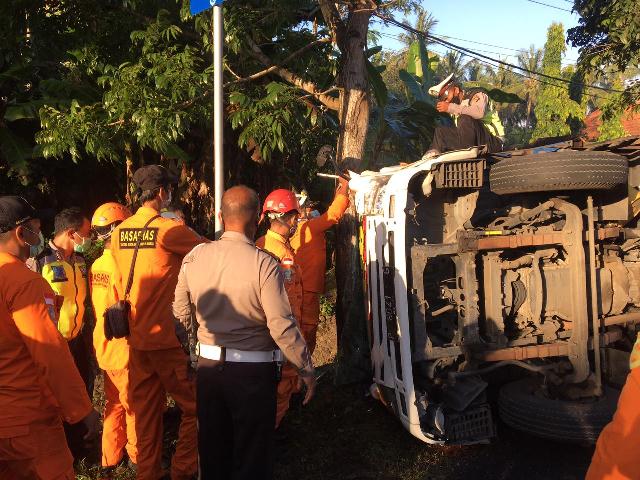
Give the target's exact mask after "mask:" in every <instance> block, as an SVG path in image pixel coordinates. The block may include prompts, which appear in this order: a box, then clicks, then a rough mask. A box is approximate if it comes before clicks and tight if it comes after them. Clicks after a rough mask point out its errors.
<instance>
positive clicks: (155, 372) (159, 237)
mask: <svg viewBox="0 0 640 480" xmlns="http://www.w3.org/2000/svg"><path fill="white" fill-rule="evenodd" d="M158 214H159V212H157V211H156V210H154V209H153V208H149V207H141V208H139V209H138V211H137V212H136V213H135V214H134V215H133V216H131V217H129V218H127V219H126V220H124V221H123V222H122V223H121V224H120V225H118V226H117V227H116V228H115V230H114V232H113V234H112V235H111V249H112V252H113V258H114V260H115V262H116V264H117V268H118V275H117V278H116V287H117V291H118V294H119V296H120V298H122V297H123V295H124V290H125V287H126V284H127V280H128V277H129V268H130V266H131V261H132V258H133V252H134V247H135V245H136V240H137V239H138V236H140V235H141V236H142V241H141V242H140V249H139V251H138V257H137V260H136V264H135V267H134V277H133V285H132V288H131V292H130V294H129V299H130V301H131V325H130V330H131V335H130V337H129V345H130V350H129V396H128V401H129V408H130V410H131V412H132V414H133V416H134V420H135V430H136V435H135V438H136V452H137V453H136V456H137V478H138V479H141V480H157V479H158V478H159V477H160V476H161V461H162V415H163V412H164V409H165V404H166V393H169V394H170V395H171V397H172V398H173V399H174V400H175V402H176V404H177V405H178V407H180V410H181V411H182V421H181V423H180V431H179V432H178V444H177V446H176V451H175V453H174V455H173V458H172V461H171V478H172V480H178V479H181V478H190V477H191V476H192V475H193V474H195V473H196V471H197V469H198V439H197V426H196V397H195V383H194V381H193V379H191V378H190V377H189V373H188V368H187V366H188V361H189V357H188V356H187V355H186V354H185V353H184V351H183V350H182V348H181V347H180V343H179V342H178V339H177V338H176V334H175V320H174V318H173V313H172V310H171V303H172V302H173V293H174V290H175V288H176V283H177V281H178V273H179V271H180V264H181V262H182V257H184V256H185V255H186V254H187V253H189V252H190V251H191V250H192V249H193V248H194V247H195V246H196V245H198V244H200V243H202V242H203V241H204V239H203V238H202V237H199V236H198V235H197V234H196V233H195V232H194V231H193V230H191V229H190V228H188V227H186V226H184V225H181V224H179V223H177V222H175V221H173V220H170V219H168V218H162V217H160V218H156V219H155V220H153V221H152V222H151V224H150V225H149V227H148V228H147V229H146V230H145V229H143V228H142V227H144V225H145V223H147V221H148V220H150V219H151V218H152V217H153V216H155V215H158Z"/></svg>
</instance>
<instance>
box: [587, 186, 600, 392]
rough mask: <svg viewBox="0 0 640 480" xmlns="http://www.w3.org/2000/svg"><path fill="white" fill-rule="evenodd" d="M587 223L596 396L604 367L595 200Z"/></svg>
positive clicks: (590, 200) (589, 209)
mask: <svg viewBox="0 0 640 480" xmlns="http://www.w3.org/2000/svg"><path fill="white" fill-rule="evenodd" d="M587 210H588V213H587V221H588V222H589V229H588V240H589V277H590V280H591V329H592V330H593V357H594V361H595V364H596V365H595V367H596V395H597V396H600V395H602V367H601V365H600V318H599V317H598V292H597V291H596V242H595V232H594V229H595V225H594V219H593V198H592V197H591V195H589V196H588V197H587Z"/></svg>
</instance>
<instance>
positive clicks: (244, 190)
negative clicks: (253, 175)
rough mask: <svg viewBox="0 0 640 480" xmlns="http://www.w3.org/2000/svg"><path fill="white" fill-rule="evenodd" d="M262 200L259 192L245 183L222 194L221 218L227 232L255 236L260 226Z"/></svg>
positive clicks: (249, 236)
mask: <svg viewBox="0 0 640 480" xmlns="http://www.w3.org/2000/svg"><path fill="white" fill-rule="evenodd" d="M259 209H260V200H259V199H258V194H257V193H256V192H255V191H254V190H251V189H250V188H249V187H245V186H244V185H238V186H236V187H231V188H230V189H229V190H227V191H226V192H224V195H222V208H221V211H220V219H221V220H222V222H223V224H224V231H225V232H239V233H243V234H244V235H245V236H246V237H248V238H253V237H255V234H256V230H257V228H258V223H257V219H258V214H259Z"/></svg>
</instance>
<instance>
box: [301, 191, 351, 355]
mask: <svg viewBox="0 0 640 480" xmlns="http://www.w3.org/2000/svg"><path fill="white" fill-rule="evenodd" d="M348 207H349V197H348V196H347V195H345V194H344V193H337V194H336V196H335V198H334V199H333V202H332V203H331V205H330V206H329V209H328V210H327V211H326V212H325V213H323V214H322V215H320V216H319V217H315V218H312V219H310V220H307V221H305V222H302V223H300V225H298V230H296V233H295V235H294V236H293V237H292V238H291V246H292V248H293V250H294V252H295V260H296V263H297V264H298V265H299V266H300V268H301V269H302V285H303V286H304V292H303V298H302V317H301V318H300V330H301V332H302V336H303V337H304V339H305V340H306V342H307V346H308V347H309V351H310V352H311V353H313V351H314V350H315V347H316V334H317V331H318V320H319V317H320V295H321V294H322V293H324V276H325V270H326V267H327V259H326V258H327V241H326V239H325V236H324V233H325V232H326V231H327V230H328V229H329V228H331V227H332V226H334V225H335V224H336V223H338V222H339V221H340V219H341V218H342V215H344V212H345V211H346V210H347V208H348Z"/></svg>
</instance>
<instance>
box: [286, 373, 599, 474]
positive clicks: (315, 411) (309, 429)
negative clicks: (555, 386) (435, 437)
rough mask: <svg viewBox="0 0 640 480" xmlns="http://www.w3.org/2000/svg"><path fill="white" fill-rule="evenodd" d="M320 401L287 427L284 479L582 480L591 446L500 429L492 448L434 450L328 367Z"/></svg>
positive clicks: (299, 411) (292, 415) (294, 412)
mask: <svg viewBox="0 0 640 480" xmlns="http://www.w3.org/2000/svg"><path fill="white" fill-rule="evenodd" d="M322 370H323V373H324V375H323V377H322V379H321V382H320V385H319V388H318V393H317V397H316V398H315V399H314V400H313V402H312V403H311V404H309V405H308V406H306V407H302V406H301V405H300V403H299V401H298V402H297V403H296V404H295V405H294V406H293V407H292V409H291V411H290V412H289V413H288V414H287V417H286V421H285V422H284V423H283V426H282V428H283V432H282V433H283V435H285V436H286V439H285V440H284V441H281V442H279V444H278V448H279V450H280V454H279V455H278V459H277V465H276V478H277V479H278V480H299V479H305V480H307V479H308V480H314V479H318V480H319V479H341V480H365V479H367V480H368V479H377V480H391V479H394V480H395V479H398V480H399V479H402V480H440V479H448V480H452V479H481V480H492V479H500V480H502V479H524V480H528V479H531V480H533V479H536V480H543V479H549V480H551V479H553V480H569V479H582V478H584V474H585V472H586V469H587V466H588V464H589V460H590V458H591V455H592V453H593V448H592V447H584V446H578V445H566V444H559V443H555V442H551V441H547V440H541V439H538V438H535V437H532V436H529V435H526V434H524V433H520V432H517V431H515V430H512V429H510V428H509V427H507V426H505V425H502V424H498V435H499V437H498V439H496V440H494V441H493V442H492V443H491V444H489V445H476V446H469V447H438V446H429V445H427V444H424V443H422V442H421V441H419V440H417V439H415V438H414V437H412V436H411V435H410V434H409V433H408V432H407V431H405V430H404V428H403V427H402V425H401V424H400V422H399V421H397V420H396V419H395V418H394V417H393V416H392V415H391V414H390V413H389V412H387V411H386V410H385V409H384V407H383V406H382V405H380V404H379V403H378V402H377V401H375V400H374V399H372V398H371V397H369V396H368V395H367V392H368V388H367V387H368V385H349V386H341V387H336V386H334V385H333V378H332V370H333V366H332V365H326V366H325V367H323V369H322Z"/></svg>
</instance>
